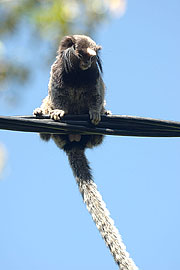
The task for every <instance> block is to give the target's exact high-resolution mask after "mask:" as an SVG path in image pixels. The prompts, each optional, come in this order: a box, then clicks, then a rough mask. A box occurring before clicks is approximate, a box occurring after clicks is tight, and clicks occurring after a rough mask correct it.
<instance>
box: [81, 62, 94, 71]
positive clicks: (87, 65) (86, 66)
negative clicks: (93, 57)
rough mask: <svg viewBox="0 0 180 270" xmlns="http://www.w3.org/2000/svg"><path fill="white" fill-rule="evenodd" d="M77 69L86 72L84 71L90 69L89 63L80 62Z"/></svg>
mask: <svg viewBox="0 0 180 270" xmlns="http://www.w3.org/2000/svg"><path fill="white" fill-rule="evenodd" d="M79 67H80V69H82V70H86V69H88V68H90V67H91V62H88V63H84V62H82V61H81V62H80V64H79Z"/></svg>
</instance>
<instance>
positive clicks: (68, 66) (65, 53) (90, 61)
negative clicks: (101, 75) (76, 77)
mask: <svg viewBox="0 0 180 270" xmlns="http://www.w3.org/2000/svg"><path fill="white" fill-rule="evenodd" d="M100 49H101V46H99V45H97V44H96V43H95V42H94V41H93V40H92V39H91V38H90V37H88V36H84V35H73V36H65V37H64V38H63V39H62V41H61V43H60V47H59V51H58V52H59V54H60V55H61V56H62V58H63V64H64V68H65V71H66V72H67V73H68V72H70V71H72V70H73V69H76V68H77V67H78V68H80V69H81V70H87V69H89V68H91V67H92V66H96V63H97V65H98V66H99V69H100V71H101V72H102V65H101V61H100V58H99V55H98V52H99V50H100Z"/></svg>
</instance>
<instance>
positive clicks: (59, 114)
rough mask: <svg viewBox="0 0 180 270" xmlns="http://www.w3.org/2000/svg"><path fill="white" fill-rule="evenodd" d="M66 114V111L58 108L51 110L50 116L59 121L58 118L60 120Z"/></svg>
mask: <svg viewBox="0 0 180 270" xmlns="http://www.w3.org/2000/svg"><path fill="white" fill-rule="evenodd" d="M64 114H65V111H63V110H58V109H56V110H52V111H51V112H50V117H51V119H53V120H55V121H57V120H60V119H61V118H62V117H63V116H64Z"/></svg>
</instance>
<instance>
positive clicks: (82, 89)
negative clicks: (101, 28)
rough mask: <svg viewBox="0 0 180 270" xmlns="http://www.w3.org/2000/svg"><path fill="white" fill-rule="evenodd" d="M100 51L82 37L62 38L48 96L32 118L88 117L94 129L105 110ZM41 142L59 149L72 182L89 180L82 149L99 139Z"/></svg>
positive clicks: (66, 137) (85, 137)
mask: <svg viewBox="0 0 180 270" xmlns="http://www.w3.org/2000/svg"><path fill="white" fill-rule="evenodd" d="M100 49H101V47H100V46H98V45H97V44H96V43H95V42H94V41H93V40H92V39H90V38H89V37H87V36H84V35H74V36H66V37H64V38H63V39H62V41H61V42H60V46H59V49H58V55H57V57H56V60H55V62H54V63H53V65H52V67H51V74H50V81H49V85H48V96H47V97H46V98H45V99H44V100H43V103H42V105H41V107H40V108H37V109H36V110H35V111H34V114H35V115H42V114H49V115H50V116H51V118H52V119H54V120H59V119H61V118H62V117H63V116H64V114H89V115H90V119H91V122H92V123H93V124H95V125H97V124H98V123H99V121H100V119H101V114H107V113H108V112H107V111H106V110H105V108H104V105H105V100H104V94H105V86H104V83H103V80H102V76H101V73H102V65H101V61H100V57H99V54H98V53H99V50H100ZM40 136H41V138H42V139H43V140H46V141H48V140H49V139H50V138H52V139H53V140H54V141H55V143H56V145H57V146H58V147H59V148H61V149H63V150H64V151H65V152H66V154H67V156H68V159H69V163H70V165H71V168H72V170H73V173H74V175H75V177H76V178H78V179H81V181H88V180H91V179H92V176H91V172H90V168H89V165H88V161H87V159H86V156H85V154H84V151H85V149H86V148H92V147H94V146H97V145H99V144H101V143H102V141H103V136H101V135H79V134H70V135H53V134H52V135H51V134H40Z"/></svg>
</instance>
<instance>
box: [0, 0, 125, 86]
mask: <svg viewBox="0 0 180 270" xmlns="http://www.w3.org/2000/svg"><path fill="white" fill-rule="evenodd" d="M111 1H112V2H113V3H114V1H113V0H109V1H107V0H99V1H96V0H91V1H89V0H0V45H3V46H5V45H4V43H3V42H4V40H6V41H12V40H13V38H14V37H19V36H20V33H21V30H22V28H23V26H24V25H26V27H27V29H26V33H27V34H29V40H30V42H31V44H32V43H33V42H35V41H36V42H41V43H40V44H43V42H47V41H48V42H49V44H50V45H51V52H52V54H53V53H54V51H55V49H57V46H58V43H59V40H60V38H61V37H62V36H64V35H67V34H74V33H78V34H80V33H83V34H88V35H91V36H92V35H93V34H94V32H95V30H96V28H97V27H98V25H100V23H102V22H104V21H105V19H107V18H108V16H109V14H110V11H111ZM121 1H125V0H116V2H119V3H120V2H121ZM3 46H0V90H4V89H5V88H4V87H5V85H6V82H7V81H8V85H17V84H18V83H19V84H20V85H21V84H22V82H26V81H27V80H28V77H29V74H30V73H31V70H30V69H28V68H27V67H26V66H25V63H26V58H25V56H24V59H23V61H24V63H22V62H21V63H18V62H17V61H16V62H15V61H14V59H12V58H11V56H10V57H9V56H8V57H7V55H5V54H3V50H1V47H3ZM48 57H49V58H51V56H50V55H48ZM7 59H8V60H7ZM10 81H11V82H12V83H11V84H9V82H10ZM14 82H15V83H14ZM2 85H3V87H2ZM18 89H19V87H18Z"/></svg>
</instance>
